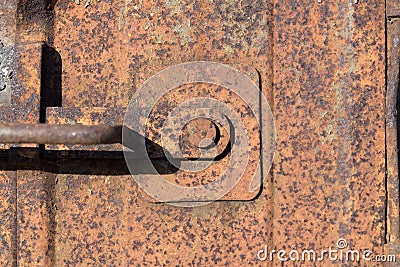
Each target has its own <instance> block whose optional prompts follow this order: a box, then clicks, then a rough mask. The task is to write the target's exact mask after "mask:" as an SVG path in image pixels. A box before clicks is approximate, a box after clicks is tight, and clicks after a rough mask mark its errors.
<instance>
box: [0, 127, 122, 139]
mask: <svg viewBox="0 0 400 267" xmlns="http://www.w3.org/2000/svg"><path fill="white" fill-rule="evenodd" d="M0 142H1V143H4V144H10V143H11V144H20V143H32V144H114V143H121V142H122V126H111V125H49V124H12V123H11V124H5V123H3V124H2V125H1V129H0Z"/></svg>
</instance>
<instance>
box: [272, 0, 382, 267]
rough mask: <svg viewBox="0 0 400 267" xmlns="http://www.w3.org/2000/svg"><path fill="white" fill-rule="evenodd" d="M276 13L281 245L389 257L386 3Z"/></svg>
mask: <svg viewBox="0 0 400 267" xmlns="http://www.w3.org/2000/svg"><path fill="white" fill-rule="evenodd" d="M274 14H275V15H274V29H275V31H274V36H275V38H274V51H275V53H274V70H275V76H274V84H275V87H274V95H275V97H274V100H275V101H274V107H275V108H274V111H275V119H276V129H277V139H278V140H277V153H276V158H275V167H274V169H273V171H274V172H273V177H274V188H275V190H274V200H273V207H274V211H275V213H274V214H275V215H274V220H273V225H274V230H273V232H274V235H273V242H274V246H275V247H277V248H285V249H288V248H291V247H295V248H300V247H301V248H304V247H306V248H314V249H317V250H318V251H321V250H322V249H323V248H327V247H328V248H329V247H330V246H335V242H336V241H337V240H339V239H340V238H343V239H345V240H347V243H348V246H349V247H351V248H354V249H365V248H366V247H368V248H369V249H370V250H371V251H373V253H374V254H379V253H382V252H383V245H384V243H385V103H384V99H385V32H384V31H383V30H382V29H384V27H385V5H384V2H382V1H368V3H367V2H366V1H359V2H358V4H354V3H353V1H334V2H332V1H323V2H322V3H320V4H308V5H307V4H304V3H303V2H300V1H275V5H274ZM371 14H374V15H373V16H372V15H371ZM330 264H333V263H330V262H327V263H326V266H330ZM360 264H363V265H364V264H367V263H365V262H364V263H360ZM289 265H292V264H289ZM293 266H296V264H295V263H293ZM324 266H325V263H324Z"/></svg>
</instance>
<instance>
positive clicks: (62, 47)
mask: <svg viewBox="0 0 400 267" xmlns="http://www.w3.org/2000/svg"><path fill="white" fill-rule="evenodd" d="M10 2H11V1H10ZM78 3H79V4H78ZM388 3H391V4H388V7H387V8H386V11H387V12H388V14H389V10H390V7H392V8H394V9H395V8H396V7H395V6H394V7H393V3H395V1H389V2H388ZM390 5H392V6H390ZM29 7H35V8H29ZM14 10H15V9H14ZM18 10H19V11H17V12H18V16H17V21H16V24H15V25H16V31H17V38H16V42H17V43H16V44H15V49H16V52H17V53H16V55H17V59H18V60H17V61H18V64H17V65H16V74H15V78H14V79H15V86H14V87H13V90H12V91H11V107H2V108H1V109H0V120H1V121H2V122H7V123H11V122H28V123H39V122H47V123H50V124H58V123H60V124H65V123H69V124H70V123H82V124H94V125H96V124H115V123H117V124H120V123H122V119H123V113H124V111H125V108H126V106H127V105H128V103H129V100H130V98H131V97H132V96H133V94H134V93H135V91H136V90H137V89H138V88H139V87H140V86H141V84H142V83H143V82H144V81H145V80H146V79H148V78H149V77H151V76H152V75H153V74H155V73H156V72H158V71H160V70H162V69H164V68H166V67H168V66H170V65H174V64H177V63H181V62H186V61H193V60H211V61H217V62H222V63H226V64H228V65H231V66H233V67H236V68H237V69H239V70H241V71H242V72H244V73H246V74H247V75H249V76H250V77H251V78H252V79H253V80H254V81H255V82H257V83H258V82H259V76H258V72H259V74H260V76H261V82H260V84H261V86H262V88H263V93H264V94H265V95H266V96H267V97H268V99H269V101H270V104H271V106H272V107H273V112H274V115H275V123H276V130H277V152H276V157H275V161H274V167H273V170H272V177H270V176H269V177H268V178H267V180H266V182H265V183H264V184H263V190H261V191H259V192H256V193H257V194H256V195H252V194H246V193H243V192H246V191H247V190H245V189H247V188H246V186H248V183H246V182H244V183H243V184H239V185H238V187H237V188H236V189H235V190H237V191H235V190H234V191H232V192H233V193H232V192H231V194H230V195H227V196H226V197H225V199H224V200H222V201H218V202H214V203H212V204H209V205H207V206H203V207H196V208H180V207H174V206H170V205H168V204H165V203H154V200H152V199H149V197H148V196H147V194H146V193H144V192H143V191H142V190H141V189H140V188H138V186H137V184H136V183H135V181H134V179H133V178H132V177H131V175H130V174H129V172H128V170H127V169H126V166H125V165H124V164H123V158H122V157H121V153H120V152H118V151H120V150H121V147H120V146H118V145H104V146H67V145H66V146H55V145H47V146H45V147H40V148H39V149H38V148H37V146H35V145H27V146H28V147H32V148H33V149H29V148H28V149H22V148H20V147H16V148H13V149H11V151H9V150H7V151H8V152H5V153H4V154H1V155H2V157H1V158H2V159H4V160H3V161H2V162H1V166H4V170H2V174H3V175H0V211H1V217H0V231H1V232H0V251H1V252H2V253H0V264H2V265H3V263H4V266H9V265H13V264H14V265H17V264H18V265H19V266H35V265H37V266H146V265H150V266H156V265H159V266H162V265H165V266H186V265H194V266H203V265H204V266H215V265H218V266H219V265H226V266H253V265H254V266H260V265H262V266H281V265H282V264H283V263H282V262H281V261H279V260H278V259H277V257H276V254H275V257H274V260H273V261H265V262H262V261H260V260H258V259H257V252H258V251H259V250H260V249H264V247H265V246H268V248H270V249H271V250H272V249H276V250H279V249H285V250H290V249H298V250H301V249H303V250H304V249H314V250H316V251H321V250H323V249H329V247H336V242H337V241H338V240H339V239H346V241H347V243H348V247H349V248H354V249H359V250H362V249H369V250H371V251H373V253H374V254H382V253H383V252H384V251H383V247H384V244H385V242H387V241H388V240H387V237H386V236H385V235H386V234H387V233H389V230H390V229H392V228H390V229H387V228H385V226H386V221H385V220H386V214H385V200H386V193H387V192H386V191H385V178H386V176H385V173H386V162H385V158H386V156H387V152H390V151H389V150H388V151H386V150H385V147H386V146H387V145H388V144H387V143H385V127H387V126H386V125H385V116H386V107H385V95H386V92H385V83H386V81H385V31H384V30H383V29H384V28H385V23H386V18H385V3H384V2H382V1H377V0H376V1H375V0H374V1H368V2H367V1H358V3H357V4H356V3H354V2H353V1H334V2H332V1H321V3H318V1H308V2H304V1H303V2H301V1H278V0H275V1H273V2H265V1H257V0H254V1H231V2H226V1H225V2H223V1H206V2H202V3H198V2H192V1H134V0H132V1H131V0H126V1H106V0H104V1H103V0H101V1H94V0H92V1H90V0H87V1H82V0H81V1H67V0H59V1H20V2H19V5H18ZM390 14H391V13H390ZM53 15H54V17H53ZM8 23H11V22H8ZM13 25H14V24H13ZM10 27H11V26H10ZM9 29H11V28H9ZM43 41H47V42H48V43H49V44H50V45H51V46H54V48H55V50H57V51H58V53H59V55H58V56H59V58H60V59H61V61H62V62H60V60H59V59H57V60H56V61H57V64H60V63H61V64H62V77H61V78H62V79H61V80H59V82H61V91H60V92H61V94H59V95H57V94H55V95H56V97H57V101H51V100H46V101H44V100H43V99H46V97H45V96H44V95H43V90H47V91H48V89H46V88H44V87H45V86H41V85H43V84H45V85H46V86H53V87H52V88H53V89H54V90H56V89H57V90H58V89H59V88H57V86H59V85H58V84H49V83H46V82H43V81H41V77H43V73H41V69H43V66H41V60H42V56H43V53H44V50H43ZM57 51H56V52H57ZM53 56H54V57H55V58H56V57H57V53H53ZM42 62H44V61H42ZM60 67H61V66H60V65H58V66H56V68H55V69H56V71H54V74H55V75H59V73H58V69H59V68H60ZM257 71H258V72H257ZM59 78H60V77H59ZM41 87H42V88H41ZM191 89H193V91H190V90H191ZM214 89H215V88H214ZM214 89H213V88H212V87H208V88H204V87H203V88H202V87H197V88H186V89H185V90H186V91H185V90H183V92H184V93H183V94H182V95H181V99H180V100H183V99H185V98H189V97H190V96H191V93H193V94H195V95H196V96H201V95H202V94H204V95H210V96H212V97H215V98H218V97H220V98H221V99H223V101H226V102H227V103H228V104H230V105H231V106H232V107H234V108H237V109H238V110H239V113H240V111H242V112H243V110H245V108H243V105H242V103H241V102H240V101H239V100H238V99H235V97H234V96H231V95H229V94H227V93H226V92H225V91H224V90H223V89H221V90H219V91H218V92H219V93H215V92H213V90H214ZM41 90H42V92H40V91H41ZM57 90H56V91H57ZM178 91H179V90H178ZM47 93H49V92H47ZM50 93H51V92H50ZM53 93H54V92H53ZM58 98H60V99H58ZM176 98H177V97H176V96H175V95H167V96H165V99H164V100H165V101H166V104H162V103H159V105H158V106H157V107H156V108H155V114H156V115H155V116H154V117H155V118H162V117H163V116H164V115H165V114H164V113H165V112H166V110H169V109H170V108H171V107H173V106H174V105H176V102H174V101H177V100H176ZM221 101H222V100H221ZM44 110H47V111H46V114H43V111H44ZM163 112H164V113H163ZM243 113H244V112H243ZM44 119H45V120H46V121H44ZM244 120H245V121H246V123H247V124H248V125H249V126H250V125H252V123H253V121H252V119H251V118H250V116H245V114H244ZM157 127H159V125H158V124H157V123H154V124H151V123H150V124H149V133H148V134H149V136H151V137H152V138H153V139H155V142H157V138H158V135H157V131H156V130H157V129H158V128H157ZM151 129H153V131H151ZM386 129H387V128H386ZM255 132H256V131H255ZM253 136H255V135H254V133H253ZM391 140H392V142H394V141H393V137H392V139H391ZM252 142H254V143H252V144H253V145H254V146H255V147H257V146H259V143H257V142H258V141H257V140H256V138H254V140H253V141H252ZM13 146H14V147H15V145H13ZM3 147H4V148H9V146H3ZM44 149H45V150H46V151H44ZM50 150H51V151H50ZM255 150H257V149H255ZM391 152H392V153H395V152H393V151H391ZM190 153H192V152H191V151H189V152H188V154H190ZM217 164H219V165H217ZM124 166H125V167H124ZM224 166H225V165H224V161H223V160H222V161H221V162H217V163H216V165H215V167H214V170H211V173H203V174H201V175H198V176H196V177H185V176H184V175H182V176H180V178H181V180H178V182H183V183H186V184H187V183H192V182H193V178H195V179H200V181H201V179H212V177H213V174H214V173H215V174H218V173H219V172H220V171H221V170H223V168H224ZM391 166H392V165H391ZM392 167H393V166H392ZM16 169H18V171H15V170H16ZM213 171H214V173H213ZM390 174H393V173H389V174H388V175H390ZM174 175H175V176H174ZM165 176H166V177H167V178H171V179H172V180H174V178H176V174H166V175H165ZM388 177H389V178H390V176H388ZM390 179H396V177H391V178H390ZM245 180H246V179H244V181H245ZM392 184H395V182H393V183H392ZM389 189H393V188H392V187H390V188H389ZM392 210H393V212H394V213H396V212H398V211H396V210H395V209H392ZM13 215H14V216H13ZM394 216H395V215H394ZM394 226H395V225H394V224H390V227H393V228H394ZM390 238H395V236H390V237H389V239H390ZM365 264H367V263H365V262H362V263H361V265H365ZM285 265H291V266H299V265H302V266H303V265H304V266H319V265H318V263H312V262H309V261H308V262H307V261H306V262H292V261H290V262H287V263H285ZM330 265H344V266H346V265H351V264H349V263H345V262H342V263H340V262H330V261H325V262H324V263H323V266H330ZM375 265H378V264H377V263H372V266H375Z"/></svg>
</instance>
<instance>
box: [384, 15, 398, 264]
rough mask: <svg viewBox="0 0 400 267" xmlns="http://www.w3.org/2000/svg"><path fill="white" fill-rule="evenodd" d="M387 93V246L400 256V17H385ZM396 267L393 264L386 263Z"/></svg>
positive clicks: (391, 251)
mask: <svg viewBox="0 0 400 267" xmlns="http://www.w3.org/2000/svg"><path fill="white" fill-rule="evenodd" d="M387 33H388V35H387V49H388V50H387V93H386V108H387V119H386V144H387V145H386V148H387V152H386V153H387V157H386V160H387V236H386V238H387V240H386V241H387V246H386V247H385V250H386V251H387V252H388V253H393V254H396V255H398V256H399V255H400V246H399V244H400V243H399V242H400V240H399V237H400V225H399V224H400V209H399V178H398V177H399V169H398V168H399V166H398V155H399V149H398V140H399V138H398V131H397V129H398V125H399V121H398V117H397V116H398V113H397V111H398V94H399V79H400V73H399V69H400V42H399V40H400V19H399V18H388V20H387ZM387 266H395V265H393V264H392V265H389V264H388V265H387Z"/></svg>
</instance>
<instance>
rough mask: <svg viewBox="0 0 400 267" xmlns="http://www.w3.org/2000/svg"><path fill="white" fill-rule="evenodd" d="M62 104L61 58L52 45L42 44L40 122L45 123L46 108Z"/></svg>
mask: <svg viewBox="0 0 400 267" xmlns="http://www.w3.org/2000/svg"><path fill="white" fill-rule="evenodd" d="M61 106H62V60H61V56H60V54H59V53H58V52H57V51H56V50H55V49H54V48H52V47H50V46H48V45H47V44H44V45H43V46H42V67H41V76H40V118H39V121H40V123H46V109H47V108H48V107H61Z"/></svg>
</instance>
